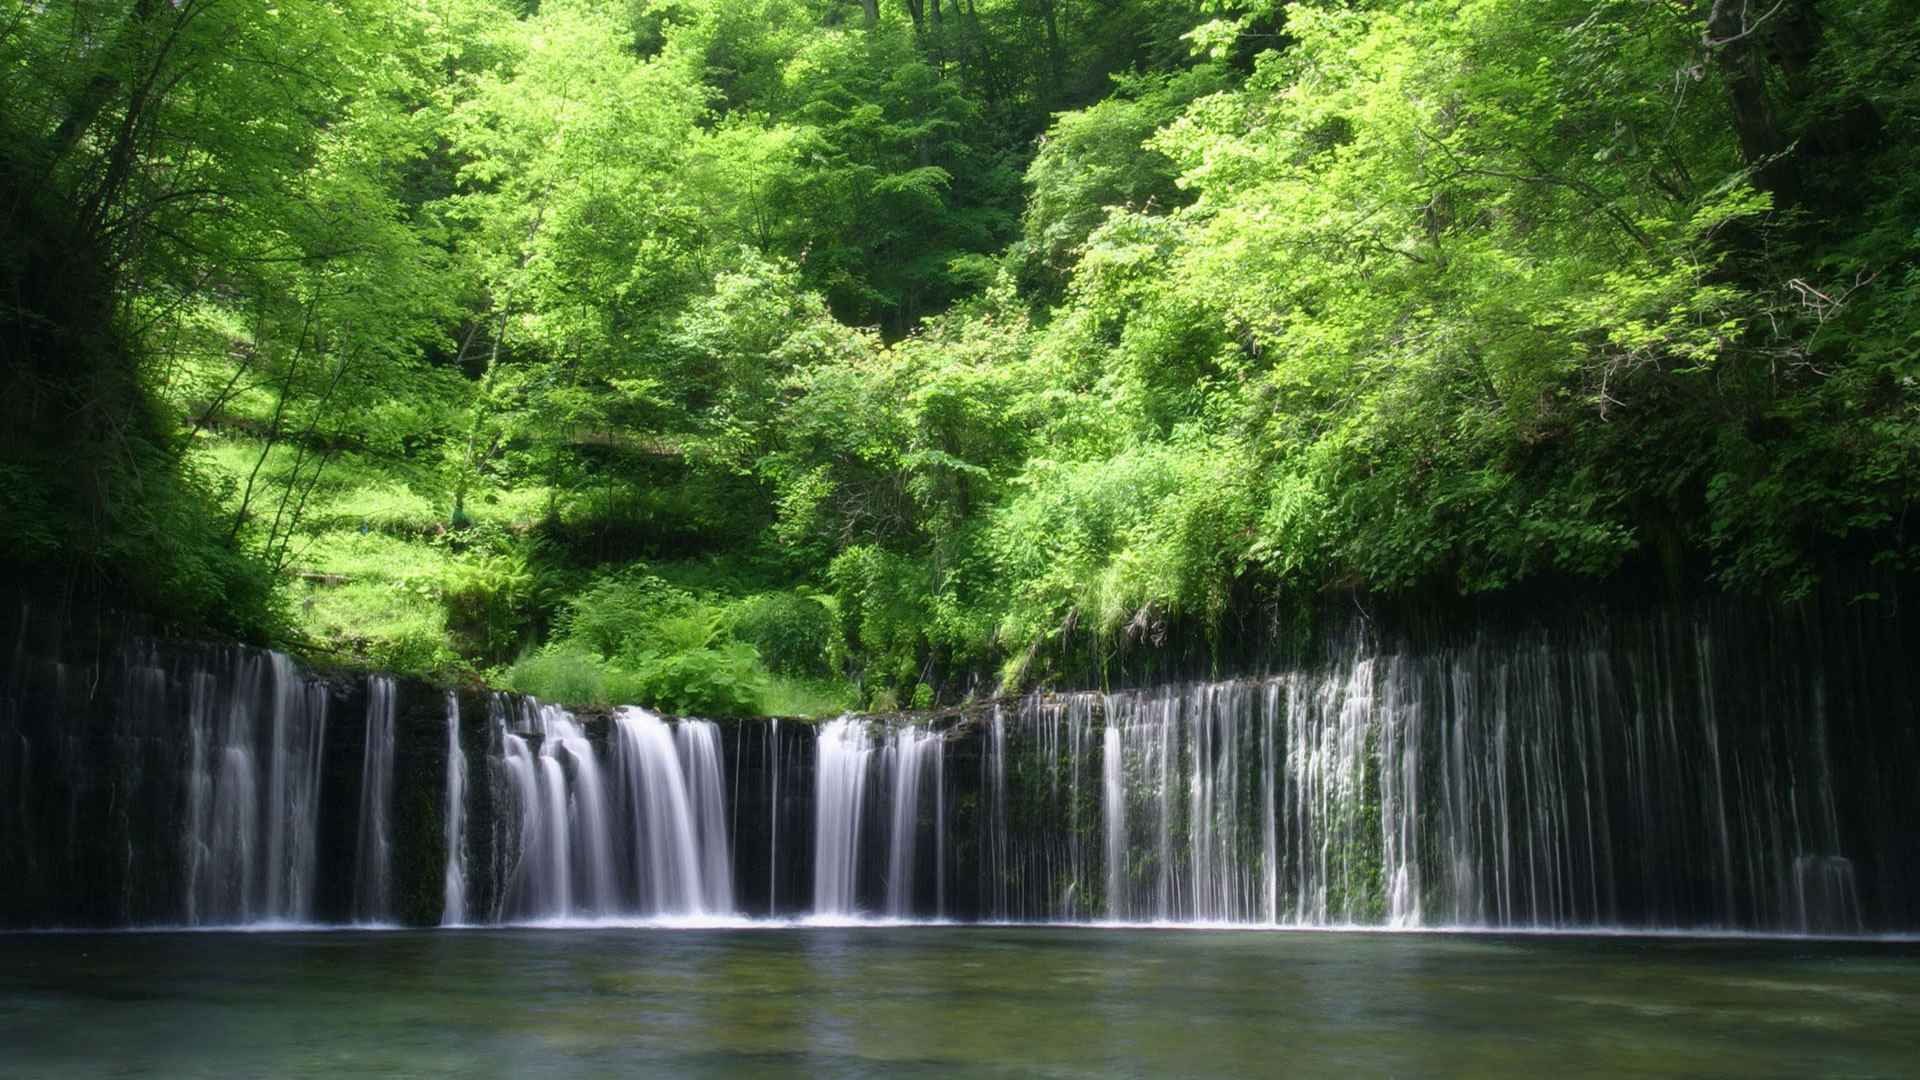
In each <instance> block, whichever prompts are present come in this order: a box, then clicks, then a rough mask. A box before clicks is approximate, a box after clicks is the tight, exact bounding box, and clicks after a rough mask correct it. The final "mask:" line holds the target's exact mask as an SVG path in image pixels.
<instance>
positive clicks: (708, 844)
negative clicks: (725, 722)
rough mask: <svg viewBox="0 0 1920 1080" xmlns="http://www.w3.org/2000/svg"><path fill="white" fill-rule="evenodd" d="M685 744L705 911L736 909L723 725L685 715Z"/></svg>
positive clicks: (680, 738) (679, 730) (678, 728)
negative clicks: (722, 779) (723, 767)
mask: <svg viewBox="0 0 1920 1080" xmlns="http://www.w3.org/2000/svg"><path fill="white" fill-rule="evenodd" d="M674 736H675V742H676V745H677V746H678V748H679V750H680V770H681V773H682V774H683V775H684V776H685V777H686V780H687V802H688V805H689V808H690V810H691V815H692V818H693V834H694V847H695V850H697V851H699V853H700V888H699V894H700V903H701V908H700V911H699V912H697V913H696V914H707V915H718V914H730V913H732V911H733V910H734V908H733V845H732V843H731V841H730V840H729V837H728V833H729V829H728V828H727V793H726V791H725V790H724V789H723V787H722V785H721V783H720V777H721V776H722V775H724V773H723V770H722V761H721V758H722V755H721V750H720V728H719V726H718V725H716V724H714V723H712V722H711V721H707V720H682V721H680V722H679V723H678V724H676V725H675V726H674Z"/></svg>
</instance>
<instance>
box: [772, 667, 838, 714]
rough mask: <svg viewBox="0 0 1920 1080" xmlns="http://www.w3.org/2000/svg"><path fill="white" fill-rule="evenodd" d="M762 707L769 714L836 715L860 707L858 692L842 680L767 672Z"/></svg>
mask: <svg viewBox="0 0 1920 1080" xmlns="http://www.w3.org/2000/svg"><path fill="white" fill-rule="evenodd" d="M761 706H762V709H763V710H764V711H765V713H766V714H767V715H768V716H810V717H824V716H838V715H840V714H841V713H843V712H851V711H852V710H854V709H857V708H859V707H860V692H859V691H858V690H856V689H855V688H854V686H853V684H852V683H849V682H846V681H844V680H841V679H808V678H799V677H794V676H787V675H770V676H768V677H767V689H766V691H765V692H764V693H763V694H762V695H761Z"/></svg>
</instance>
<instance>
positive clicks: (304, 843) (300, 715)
mask: <svg viewBox="0 0 1920 1080" xmlns="http://www.w3.org/2000/svg"><path fill="white" fill-rule="evenodd" d="M136 670H143V671H149V672H152V673H154V675H155V676H159V675H160V674H161V673H160V667H159V661H158V659H157V658H154V659H151V660H149V661H146V662H144V663H142V664H140V665H139V666H138V667H137V668H136ZM186 681H187V683H188V687H189V690H188V705H187V710H186V714H187V715H186V727H187V777H186V798H185V803H186V806H185V811H186V814H185V817H186V820H185V828H184V830H183V834H184V843H183V849H184V851H183V854H184V863H185V866H184V879H185V880H184V886H185V887H184V912H183V914H184V916H185V921H186V922H187V924H188V925H192V926H221V925H232V924H240V923H247V922H254V921H259V920H272V921H287V922H304V921H306V920H308V919H310V918H311V917H312V907H313V890H314V885H315V873H314V868H315V861H316V839H315V837H316V832H317V828H318V814H319V801H320V759H321V740H322V737H323V734H324V731H325V724H326V699H325V697H324V695H321V694H317V693H314V692H311V690H310V688H309V687H308V686H307V685H306V683H305V681H304V680H302V679H301V678H300V677H299V675H298V674H297V672H296V671H295V670H294V667H293V663H292V661H291V660H289V659H288V658H287V657H285V656H282V655H280V654H278V653H264V652H257V651H254V650H235V651H233V652H231V653H229V654H227V655H225V656H224V657H215V658H214V659H213V662H211V663H206V664H196V665H195V666H194V667H193V669H192V670H190V671H189V672H188V673H187V676H186ZM263 761H264V763H265V770H264V771H265V783H264V784H262V782H261V780H262V776H261V773H262V769H261V764H262V762H263ZM130 827H131V823H129V828H130ZM128 858H129V860H130V861H131V859H132V858H133V854H132V852H131V851H129V854H128ZM129 880H131V875H129Z"/></svg>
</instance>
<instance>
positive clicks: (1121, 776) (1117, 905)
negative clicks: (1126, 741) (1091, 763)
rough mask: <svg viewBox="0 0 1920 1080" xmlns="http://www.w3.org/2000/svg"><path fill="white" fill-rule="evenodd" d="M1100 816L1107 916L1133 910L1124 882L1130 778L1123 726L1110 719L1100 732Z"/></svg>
mask: <svg viewBox="0 0 1920 1080" xmlns="http://www.w3.org/2000/svg"><path fill="white" fill-rule="evenodd" d="M1100 816H1101V819H1102V821H1103V823H1104V824H1105V826H1106V841H1107V844H1106V858H1107V918H1108V919H1110V920H1112V921H1115V922H1119V921H1122V920H1124V919H1126V918H1127V916H1128V915H1129V914H1130V913H1129V912H1128V911H1127V906H1126V902H1125V899H1124V898H1125V895H1126V890H1125V888H1124V887H1123V884H1122V883H1123V882H1124V881H1125V880H1126V876H1127V870H1126V867H1127V779H1126V769H1125V766H1124V759H1123V758H1122V755H1121V750H1120V729H1119V728H1117V727H1115V726H1113V725H1112V724H1111V723H1109V724H1108V725H1107V726H1106V727H1105V728H1103V729H1102V730H1101V734H1100Z"/></svg>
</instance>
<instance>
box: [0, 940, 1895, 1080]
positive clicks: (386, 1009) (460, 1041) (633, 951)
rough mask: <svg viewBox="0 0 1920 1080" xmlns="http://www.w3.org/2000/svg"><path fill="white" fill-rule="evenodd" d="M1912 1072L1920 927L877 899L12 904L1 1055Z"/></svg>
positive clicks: (1052, 1070)
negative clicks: (572, 925)
mask: <svg viewBox="0 0 1920 1080" xmlns="http://www.w3.org/2000/svg"><path fill="white" fill-rule="evenodd" d="M1627 1073H1631V1074H1634V1075H1642V1076H1658V1075H1670V1076H1743V1077H1744V1076H1756V1075H1770V1076H1914V1075H1920V946H1915V945H1912V944H1890V943H1869V942H1861V943H1833V942H1805V941H1751V940H1700V939H1678V938H1631V937H1548V936H1521V937H1505V936H1482V935H1444V934H1442V935H1427V934H1418V935H1416V934H1368V933H1311V932H1303V933H1293V932H1258V931H1232V930H1222V931H1208V930H1095V929H1058V928H981V927H911V928H907V927H892V928H884V927H860V928H839V929H833V928H811V927H810V928H785V929H762V928H751V929H725V930H684V929H682V930H658V929H651V930H649V929H600V930H524V929H521V930H470V931H437V932H423V933H413V932H385V933H376V932H333V933H284V934H280V933H274V934H204V933H202V934H114V935H98V936H96V935H73V934H62V935H46V936H0V1077H29V1076H31V1077H51V1076H59V1077H90V1076H106V1075H114V1076H122V1075H129V1074H132V1075H149V1076H272V1077H297V1076H341V1075H348V1076H351V1075H364V1076H447V1077H451V1076H462V1077H468V1076H527V1077H549V1076H552V1077H563V1076H675V1077H723V1076H724V1077H741V1076H809V1077H813V1076H855V1077H859V1076H873V1077H879V1076H885V1077H919V1076H1001V1075H1006V1076H1059V1077H1110V1076H1143V1077H1148V1076H1150V1077H1173V1076H1285V1075H1293V1076H1326V1075H1370V1076H1387V1075H1392V1076H1547V1075H1553V1076H1567V1075H1609V1076H1612V1075H1621V1074H1627Z"/></svg>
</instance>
